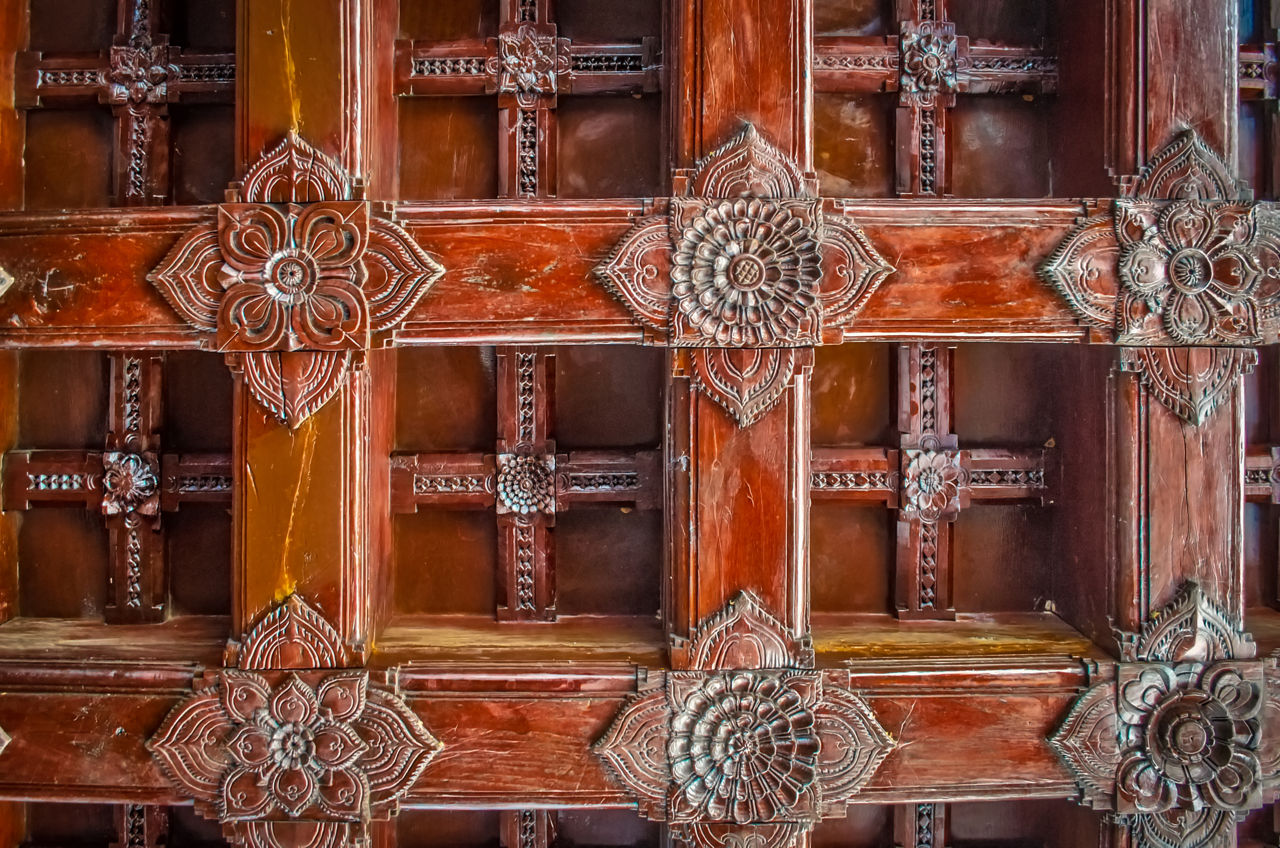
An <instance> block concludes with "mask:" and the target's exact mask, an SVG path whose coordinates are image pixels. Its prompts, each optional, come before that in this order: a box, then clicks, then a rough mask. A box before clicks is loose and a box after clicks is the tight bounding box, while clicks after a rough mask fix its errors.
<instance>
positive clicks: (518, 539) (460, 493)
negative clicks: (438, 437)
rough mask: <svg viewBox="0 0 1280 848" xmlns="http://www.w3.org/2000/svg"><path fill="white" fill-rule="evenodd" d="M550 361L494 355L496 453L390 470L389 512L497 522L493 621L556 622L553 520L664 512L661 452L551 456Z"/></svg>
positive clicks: (403, 458) (402, 460)
mask: <svg viewBox="0 0 1280 848" xmlns="http://www.w3.org/2000/svg"><path fill="white" fill-rule="evenodd" d="M554 377H555V355H554V354H551V353H544V352H540V351H539V350H538V349H537V348H502V349H500V350H499V353H498V444H497V449H496V451H495V453H493V454H465V453H433V454H422V453H420V454H401V455H398V456H394V457H393V458H392V461H391V503H392V509H393V510H396V511H398V512H416V511H417V510H418V508H419V507H422V506H437V507H445V508H459V507H462V508H472V509H485V508H488V507H490V506H492V507H494V511H495V513H496V515H497V520H498V544H499V566H498V569H499V572H498V593H499V598H498V608H497V616H498V618H499V619H501V620H505V621H538V620H542V621H549V620H553V619H554V618H555V617H556V584H555V542H554V537H553V530H554V527H555V519H556V514H557V513H559V512H563V511H565V510H568V509H573V508H574V507H578V506H588V505H591V504H609V505H621V506H635V507H638V508H642V509H656V508H658V507H660V506H661V504H662V493H661V485H662V483H661V479H660V469H659V455H658V452H657V451H640V452H627V451H572V452H570V453H560V454H557V452H556V443H555V440H554V439H553V438H552V422H553V420H554V412H553V409H554V406H553V404H554V399H555V397H554V395H555V393H554Z"/></svg>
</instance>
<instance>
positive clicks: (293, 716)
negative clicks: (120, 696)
mask: <svg viewBox="0 0 1280 848" xmlns="http://www.w3.org/2000/svg"><path fill="white" fill-rule="evenodd" d="M228 657H229V659H230V663H229V666H230V667H228V668H224V669H221V670H220V671H218V672H214V673H210V674H207V675H206V676H205V678H204V680H203V681H201V683H200V685H199V686H198V687H197V691H196V693H195V694H194V695H192V696H191V697H189V698H187V699H186V700H185V701H184V702H182V703H181V704H179V705H178V706H177V707H175V708H174V709H173V711H172V712H171V713H170V714H169V715H168V717H167V718H166V719H165V721H164V723H163V724H162V725H161V727H160V729H159V730H158V731H157V732H156V734H155V736H153V737H152V739H151V740H150V741H149V742H148V743H147V747H148V749H149V750H150V751H151V754H152V756H153V757H154V758H155V760H156V762H157V763H158V764H159V765H160V767H161V769H162V770H163V772H164V773H165V775H166V776H167V777H168V778H169V779H170V781H171V782H172V783H173V784H174V786H176V787H177V788H178V789H179V790H180V791H181V792H183V793H184V794H185V795H186V796H187V797H189V798H191V799H192V800H193V801H194V802H195V804H196V808H197V809H198V810H199V811H200V812H201V813H202V814H204V815H206V816H208V817H210V818H214V819H217V820H218V821H221V822H223V823H224V824H226V825H227V828H228V833H229V834H230V835H232V836H233V837H234V838H236V839H237V840H238V841H240V842H241V843H243V844H245V845H277V844H279V845H294V844H303V845H315V846H329V845H336V844H352V843H353V842H358V841H359V840H360V839H363V838H364V826H365V825H366V824H367V823H368V821H369V820H370V819H371V818H375V817H384V816H387V815H391V814H394V813H395V812H396V809H397V802H398V799H399V798H400V797H401V796H402V795H403V794H404V793H405V792H407V791H408V790H409V788H410V787H411V786H412V785H413V783H414V781H416V780H417V778H418V776H419V775H420V774H421V773H422V771H423V769H425V768H426V767H427V765H428V764H429V763H430V762H431V760H432V759H433V758H434V757H435V755H436V753H437V752H438V751H439V750H440V748H441V745H440V743H439V742H438V741H437V740H436V739H435V737H433V736H432V735H431V733H430V732H428V731H427V729H426V728H425V727H424V726H423V725H422V722H421V721H420V720H419V719H418V717H417V716H416V715H415V714H414V713H413V711H412V710H410V709H409V707H408V705H407V704H405V702H404V700H403V699H402V698H401V697H400V696H399V694H398V693H397V692H396V691H395V690H394V689H392V688H385V687H382V686H379V685H377V684H376V683H375V681H374V680H372V679H371V675H370V673H369V672H368V671H367V670H364V669H358V668H346V666H348V665H349V664H350V661H351V658H350V656H349V653H348V651H347V649H346V648H345V646H344V645H343V644H342V640H341V638H340V636H339V635H338V633H337V631H336V630H334V628H333V627H332V625H330V624H329V623H328V622H327V621H326V620H325V619H324V618H323V616H321V615H320V614H319V613H318V612H317V611H316V610H315V609H314V608H312V607H311V606H309V605H308V604H306V603H305V602H304V601H303V600H302V599H301V598H299V597H297V596H292V597H290V598H288V599H287V600H286V601H285V602H284V603H283V604H281V605H280V606H279V607H277V608H276V609H274V610H271V611H270V612H268V613H267V614H266V615H265V616H263V618H262V619H261V620H260V621H259V622H258V623H257V624H256V625H255V626H254V627H253V628H252V629H251V630H250V631H249V632H248V633H247V634H246V635H245V637H244V639H243V641H242V643H241V644H240V645H239V646H236V645H234V644H233V645H232V646H231V648H230V649H229V651H228Z"/></svg>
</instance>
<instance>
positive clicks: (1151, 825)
mask: <svg viewBox="0 0 1280 848" xmlns="http://www.w3.org/2000/svg"><path fill="white" fill-rule="evenodd" d="M1235 829H1236V817H1235V814H1234V813H1232V812H1230V811H1229V810H1215V809H1212V808H1210V807H1205V808H1203V809H1200V810H1166V811H1165V812H1163V813H1144V814H1141V815H1134V816H1130V817H1129V833H1130V835H1131V837H1132V839H1133V848H1231V846H1233V845H1235V841H1236V840H1235Z"/></svg>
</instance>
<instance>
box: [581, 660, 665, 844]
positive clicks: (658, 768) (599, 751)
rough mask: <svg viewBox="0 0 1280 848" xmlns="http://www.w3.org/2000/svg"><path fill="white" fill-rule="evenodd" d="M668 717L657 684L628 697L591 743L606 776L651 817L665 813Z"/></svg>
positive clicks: (658, 817)
mask: <svg viewBox="0 0 1280 848" xmlns="http://www.w3.org/2000/svg"><path fill="white" fill-rule="evenodd" d="M670 720H671V710H670V708H669V707H668V705H667V697H666V692H665V691H664V690H663V689H662V688H661V686H658V687H656V688H654V689H651V690H650V691H648V692H641V693H640V694H638V695H637V696H636V697H634V698H632V699H631V700H629V701H628V702H627V703H626V704H625V705H624V706H623V707H622V709H621V710H619V712H618V715H617V716H616V717H615V718H614V720H613V724H611V725H610V726H609V730H608V731H607V732H606V733H605V735H604V736H602V737H600V739H599V740H598V741H597V742H596V743H595V745H594V746H592V751H593V752H595V755H596V756H597V757H599V758H600V759H601V760H603V761H604V763H605V770H606V771H607V773H608V774H609V776H610V777H612V778H613V780H614V781H615V782H616V783H617V784H618V785H619V786H621V787H623V788H624V789H626V790H627V791H628V792H630V793H631V795H632V797H634V798H635V801H636V806H637V807H638V809H639V810H640V812H641V814H643V815H645V816H648V817H649V818H653V819H661V818H663V816H664V815H665V809H666V800H667V787H668V786H669V785H670V783H671V769H670V768H669V767H668V765H667V739H668V723H669V722H670Z"/></svg>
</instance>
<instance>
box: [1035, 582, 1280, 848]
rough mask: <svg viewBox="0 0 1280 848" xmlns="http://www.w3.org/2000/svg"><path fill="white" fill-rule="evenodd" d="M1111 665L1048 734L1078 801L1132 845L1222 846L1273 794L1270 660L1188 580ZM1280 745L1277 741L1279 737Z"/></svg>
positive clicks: (1278, 782)
mask: <svg viewBox="0 0 1280 848" xmlns="http://www.w3.org/2000/svg"><path fill="white" fill-rule="evenodd" d="M1118 637H1119V639H1120V645H1121V662H1119V663H1117V664H1116V665H1115V666H1114V668H1108V669H1105V670H1104V673H1103V675H1102V679H1101V680H1100V681H1099V682H1097V683H1095V684H1094V685H1093V686H1092V687H1090V688H1089V689H1088V690H1086V691H1085V692H1084V693H1083V694H1082V695H1081V696H1080V698H1079V699H1078V700H1077V701H1076V703H1075V704H1074V705H1073V707H1072V709H1071V711H1070V712H1069V713H1068V715H1067V716H1066V718H1065V719H1064V721H1063V723H1062V725H1061V726H1060V727H1059V728H1058V730H1057V731H1056V732H1055V733H1054V734H1053V736H1052V737H1051V738H1050V739H1049V743H1050V745H1051V746H1052V747H1053V749H1054V751H1055V752H1056V753H1057V754H1058V756H1059V757H1060V758H1061V759H1062V761H1063V763H1065V764H1066V765H1067V767H1068V768H1069V769H1070V771H1071V773H1072V774H1073V775H1074V776H1075V778H1076V782H1077V785H1078V786H1079V788H1080V795H1081V800H1082V801H1084V802H1085V803H1088V804H1089V805H1090V806H1092V807H1094V808H1096V809H1105V810H1114V811H1116V812H1117V813H1118V814H1119V815H1120V816H1121V818H1122V819H1123V820H1124V821H1126V822H1127V823H1128V824H1129V827H1130V831H1131V833H1132V835H1133V837H1134V838H1135V839H1136V840H1137V845H1139V846H1143V848H1146V846H1152V847H1153V848H1154V846H1164V848H1191V847H1192V846H1203V845H1211V844H1213V845H1217V844H1223V845H1225V844H1227V840H1228V839H1229V837H1230V834H1231V833H1232V831H1233V830H1234V827H1235V822H1236V820H1237V818H1238V817H1239V816H1242V815H1243V814H1244V813H1246V812H1248V811H1249V810H1251V809H1255V808H1257V807H1259V806H1261V805H1262V804H1263V803H1264V801H1266V800H1269V799H1271V798H1274V797H1275V794H1276V791H1277V789H1278V788H1280V745H1278V744H1277V742H1276V741H1271V742H1268V741H1267V740H1266V739H1265V736H1266V730H1267V729H1268V728H1271V729H1273V730H1274V729H1275V728H1277V727H1280V722H1278V721H1277V719H1280V688H1277V686H1276V678H1277V670H1276V666H1275V663H1274V661H1270V660H1268V661H1259V660H1254V659H1252V658H1253V656H1254V652H1255V648H1254V645H1253V642H1252V641H1251V640H1250V639H1249V637H1248V636H1247V635H1246V634H1244V633H1243V631H1242V630H1241V629H1240V627H1239V625H1238V624H1237V623H1236V622H1234V621H1232V620H1231V618H1230V617H1229V616H1228V615H1227V614H1226V613H1225V612H1224V611H1223V610H1221V609H1220V608H1219V607H1217V606H1216V605H1215V604H1214V603H1213V602H1212V601H1211V600H1210V599H1209V598H1208V597H1206V595H1205V594H1204V592H1203V591H1202V590H1201V588H1200V587H1199V586H1198V585H1196V584H1194V583H1189V584H1188V585H1187V586H1186V587H1185V588H1184V590H1183V591H1182V592H1180V593H1179V595H1178V596H1177V598H1175V600H1174V601H1173V602H1172V603H1171V604H1170V605H1169V606H1168V607H1166V608H1164V609H1163V610H1161V611H1159V612H1158V613H1156V614H1155V615H1154V616H1152V618H1151V620H1150V621H1149V622H1148V623H1147V624H1146V625H1145V626H1144V627H1143V629H1142V631H1141V632H1140V633H1137V634H1129V633H1120V634H1118ZM1278 741H1280V740H1278Z"/></svg>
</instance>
